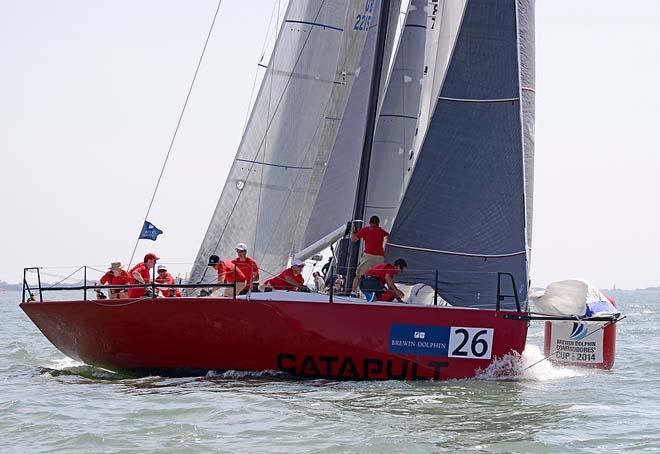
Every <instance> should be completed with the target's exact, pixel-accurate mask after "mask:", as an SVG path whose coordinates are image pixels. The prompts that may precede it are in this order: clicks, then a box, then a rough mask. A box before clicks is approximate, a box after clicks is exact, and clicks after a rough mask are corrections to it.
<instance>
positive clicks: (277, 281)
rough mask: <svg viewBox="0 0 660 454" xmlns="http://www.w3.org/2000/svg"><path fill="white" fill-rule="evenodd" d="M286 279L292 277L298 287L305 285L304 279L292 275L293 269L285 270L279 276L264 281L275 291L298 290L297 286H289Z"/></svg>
mask: <svg viewBox="0 0 660 454" xmlns="http://www.w3.org/2000/svg"><path fill="white" fill-rule="evenodd" d="M287 277H292V278H293V279H294V280H295V281H296V282H298V284H299V285H303V284H304V283H305V279H304V278H303V277H302V274H298V275H295V274H293V269H291V268H287V269H285V270H284V271H282V272H281V273H280V274H278V275H277V276H275V277H274V278H271V279H269V280H267V281H266V284H270V286H271V287H273V288H274V289H276V290H298V286H294V285H291V284H289V283H288V282H287V281H285V279H286V278H287Z"/></svg>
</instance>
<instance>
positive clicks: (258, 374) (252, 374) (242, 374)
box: [205, 370, 288, 380]
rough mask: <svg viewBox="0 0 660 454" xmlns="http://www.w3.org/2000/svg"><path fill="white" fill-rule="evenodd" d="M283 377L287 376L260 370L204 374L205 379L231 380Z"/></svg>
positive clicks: (281, 373)
mask: <svg viewBox="0 0 660 454" xmlns="http://www.w3.org/2000/svg"><path fill="white" fill-rule="evenodd" d="M285 376H288V375H287V374H286V373H284V372H281V371H279V370H260V371H246V370H228V371H225V372H218V371H215V370H210V371H208V372H207V373H206V377H205V378H225V379H232V380H241V379H246V378H272V377H285Z"/></svg>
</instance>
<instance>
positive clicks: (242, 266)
mask: <svg viewBox="0 0 660 454" xmlns="http://www.w3.org/2000/svg"><path fill="white" fill-rule="evenodd" d="M231 263H233V264H234V265H236V268H238V269H239V270H241V272H242V273H243V275H245V277H246V278H247V282H248V285H251V284H252V276H254V273H255V272H257V271H259V265H257V262H256V261H255V260H254V259H252V258H250V257H245V260H240V259H239V258H238V257H236V258H235V259H234V260H232V261H231Z"/></svg>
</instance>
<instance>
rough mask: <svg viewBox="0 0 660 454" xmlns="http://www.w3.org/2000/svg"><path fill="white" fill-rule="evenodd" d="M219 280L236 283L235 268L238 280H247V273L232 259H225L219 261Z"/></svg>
mask: <svg viewBox="0 0 660 454" xmlns="http://www.w3.org/2000/svg"><path fill="white" fill-rule="evenodd" d="M217 270H218V282H226V283H227V284H233V283H234V270H236V282H245V281H246V278H245V274H243V272H242V271H241V269H240V267H238V266H236V265H234V264H233V263H232V261H231V260H229V259H225V260H221V261H220V263H218V268H217Z"/></svg>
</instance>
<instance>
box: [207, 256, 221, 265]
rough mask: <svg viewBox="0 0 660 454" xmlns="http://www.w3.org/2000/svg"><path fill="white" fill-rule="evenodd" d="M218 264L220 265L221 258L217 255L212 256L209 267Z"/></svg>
mask: <svg viewBox="0 0 660 454" xmlns="http://www.w3.org/2000/svg"><path fill="white" fill-rule="evenodd" d="M218 263H220V257H218V256H217V255H212V256H210V257H209V264H208V266H215V265H217V264H218Z"/></svg>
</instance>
